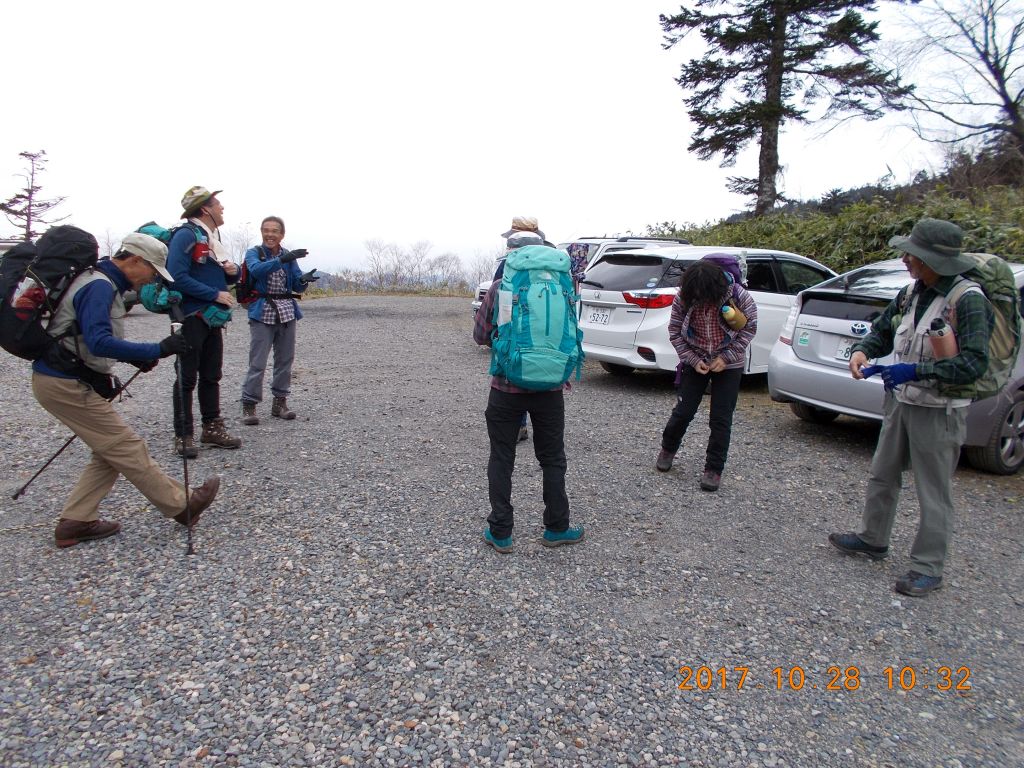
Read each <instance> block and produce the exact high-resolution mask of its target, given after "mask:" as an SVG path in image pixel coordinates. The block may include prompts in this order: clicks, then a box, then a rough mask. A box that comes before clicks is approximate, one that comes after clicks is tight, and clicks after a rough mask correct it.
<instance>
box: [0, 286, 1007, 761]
mask: <svg viewBox="0 0 1024 768" xmlns="http://www.w3.org/2000/svg"><path fill="white" fill-rule="evenodd" d="M303 310H304V311H305V312H306V319H304V320H303V321H301V324H300V330H299V349H298V356H297V364H296V377H295V379H296V380H295V383H294V391H293V394H292V397H291V398H290V400H289V404H290V405H291V406H292V407H293V408H294V409H295V410H296V411H297V412H298V414H299V418H298V419H297V420H295V421H291V422H282V421H279V420H271V419H270V418H269V402H265V403H264V405H263V406H262V407H261V410H260V415H261V416H262V417H266V418H264V420H263V421H262V423H261V424H260V425H259V426H258V427H244V426H242V425H241V424H240V421H239V410H238V403H237V402H236V401H237V398H238V391H239V388H240V384H241V379H242V376H243V374H244V366H245V360H246V358H247V352H248V330H247V329H246V327H245V322H244V317H243V316H242V315H241V314H240V313H239V314H238V315H236V320H235V322H234V323H232V327H231V328H230V334H229V336H228V342H227V345H228V353H227V360H226V363H225V378H224V389H223V395H222V400H223V402H224V404H225V406H226V413H227V414H228V415H229V416H230V419H229V421H230V422H231V423H232V426H233V428H234V429H236V430H237V431H238V433H240V434H241V435H242V436H243V438H244V440H245V443H244V445H243V447H242V448H241V449H240V450H238V451H223V450H203V451H202V452H201V453H200V457H199V458H198V459H197V460H195V461H194V462H191V463H190V474H191V477H192V478H193V481H194V482H195V483H198V482H200V481H201V480H202V479H203V478H204V477H206V476H208V475H209V474H212V473H220V474H222V475H223V484H222V486H221V492H220V496H219V497H218V499H217V501H216V502H215V504H214V506H213V507H212V508H211V511H210V512H208V513H206V514H205V515H204V517H203V520H202V523H201V525H199V526H198V527H197V528H196V531H195V549H196V554H195V555H194V556H192V557H185V535H184V530H183V529H182V528H180V527H179V526H176V525H175V524H173V523H171V522H168V521H165V520H164V519H163V518H162V517H161V516H160V515H159V514H158V513H157V512H156V511H155V510H153V509H152V508H149V507H148V506H147V504H146V501H145V499H143V497H142V496H140V495H139V494H138V493H137V492H136V491H135V489H134V488H132V487H131V486H130V485H128V484H126V483H124V482H123V481H121V482H119V484H118V485H117V487H116V489H115V491H114V493H113V494H112V495H111V496H110V497H108V499H107V501H106V502H105V506H104V515H105V516H107V517H111V518H113V519H118V520H120V521H121V522H122V523H123V524H124V530H123V531H122V533H121V534H120V535H119V536H117V537H114V538H112V539H108V540H106V541H102V542H95V543H90V544H83V545H80V546H77V547H73V548H71V549H69V550H63V551H58V550H57V549H56V548H55V547H54V545H53V527H52V526H53V521H54V520H55V518H56V516H57V513H58V512H59V510H60V507H61V504H62V501H63V498H64V496H65V494H66V493H67V491H68V490H69V489H70V486H71V484H72V483H73V482H74V480H75V479H76V478H77V476H78V474H79V472H80V471H81V469H82V467H83V466H84V464H85V462H86V460H87V451H86V450H85V449H83V447H82V446H81V445H80V444H79V443H78V442H77V441H76V443H75V444H73V446H72V447H71V448H70V449H68V451H67V452H65V454H64V455H63V456H61V457H60V458H58V459H57V460H56V461H55V462H54V464H53V465H52V466H51V468H50V469H49V470H47V472H46V473H44V474H43V475H42V476H41V477H40V478H39V479H38V480H37V481H36V482H35V483H34V484H33V486H32V487H31V489H30V491H29V492H28V494H27V495H26V496H25V497H23V498H22V499H20V500H18V501H11V499H10V493H11V491H12V490H13V489H14V488H16V487H17V486H18V485H20V484H21V483H23V482H24V481H25V480H27V479H28V477H30V476H31V474H32V472H33V471H35V469H36V468H37V467H38V466H39V465H40V464H41V463H42V462H43V461H45V460H46V458H48V457H49V456H50V454H51V453H53V451H55V450H56V449H57V448H58V447H59V446H60V445H61V443H62V442H63V441H64V439H65V438H66V437H67V435H68V434H69V433H68V432H67V431H66V430H65V428H64V427H62V426H61V425H60V424H58V423H56V422H55V421H54V420H53V419H51V418H50V417H49V416H48V414H46V413H45V412H44V411H43V410H42V409H41V408H40V407H39V406H38V405H37V404H36V403H35V401H34V400H33V399H32V395H31V392H30V388H29V374H28V367H27V364H25V363H23V362H22V361H18V360H15V359H14V358H12V357H10V356H8V355H2V356H0V382H2V386H3V391H4V393H5V394H4V404H5V407H4V418H3V420H2V426H0V435H2V438H3V444H4V446H5V450H4V456H5V460H4V461H3V466H2V467H0V481H2V482H0V488H2V489H4V490H5V494H4V496H3V497H2V500H0V561H2V562H3V564H4V566H5V567H6V569H7V571H8V575H7V578H6V579H5V580H4V581H3V582H2V584H0V610H2V613H3V617H4V618H3V632H2V633H0V660H2V664H3V670H4V674H3V677H2V680H0V764H2V765H3V766H62V765H68V766H86V765H90V766H91V765H105V766H106V765H110V766H118V765H123V766H151V765H152V766H156V765H161V766H163V765H176V766H193V765H232V766H233V765H237V766H339V765H358V766H408V765H417V766H420V765H422V766H470V765H474V766H475V765H493V766H498V765H509V766H615V765H626V766H634V765H648V764H650V765H691V766H818V765H840V766H948V767H950V768H952V767H953V766H999V767H1001V768H1002V767H1005V766H1011V765H1024V714H1022V712H1024V694H1022V691H1024V671H1022V669H1024V635H1022V632H1021V628H1022V624H1024V621H1022V610H1021V608H1022V598H1021V594H1022V587H1024V583H1022V582H1024V558H1022V535H1024V534H1022V525H1021V523H1022V520H1024V511H1022V506H1024V504H1022V499H1024V476H1015V477H1009V478H1007V477H996V476H991V475H984V474H981V473H978V472H975V471H973V470H971V469H969V468H967V467H965V466H962V467H961V468H960V469H959V470H958V472H957V478H956V487H955V488H956V499H957V504H958V515H959V518H958V521H957V531H956V534H955V537H954V544H953V545H954V551H953V553H952V556H951V559H950V562H949V564H948V567H947V584H946V586H945V588H944V589H943V590H941V591H940V592H938V593H935V594H934V595H931V596H929V597H928V598H926V599H923V600H914V599H912V598H906V597H902V596H899V595H897V594H896V593H894V592H892V590H891V586H892V582H893V581H894V580H895V579H896V577H897V576H899V575H900V574H901V573H903V572H904V571H905V570H907V567H908V563H907V551H908V549H909V546H910V541H911V539H912V537H913V535H914V531H915V527H916V520H917V499H916V496H915V493H914V489H913V483H912V480H911V479H910V477H909V476H908V479H907V488H906V491H905V493H904V495H903V499H902V501H901V514H900V517H899V520H898V521H897V523H896V529H895V535H894V541H893V555H892V556H891V557H890V558H889V560H887V561H883V562H881V563H870V562H867V561H861V560H855V559H851V558H847V557H843V556H841V555H840V554H838V553H837V552H835V551H834V550H832V549H831V548H830V547H829V546H828V543H827V540H826V537H827V535H828V533H829V532H830V531H833V530H846V529H850V528H853V527H855V526H856V523H857V521H858V519H859V510H860V503H861V499H862V496H863V491H864V481H865V475H866V471H867V467H868V463H869V460H870V458H871V453H872V450H873V447H874V441H875V438H876V436H877V427H873V426H871V425H867V424H862V423H858V422H855V421H853V420H847V419H846V418H841V419H840V420H839V421H837V422H836V423H835V424H831V425H827V426H814V425H808V424H805V423H803V422H800V421H798V420H797V419H796V418H795V417H793V416H792V415H791V414H790V412H789V409H788V408H787V407H786V406H783V405H778V404H774V403H771V401H770V400H769V398H768V394H767V387H766V385H765V382H764V381H763V379H761V380H756V379H755V380H752V381H748V382H746V383H745V385H744V388H743V391H742V392H741V396H740V403H739V406H738V408H737V412H736V422H735V426H734V434H733V445H732V451H731V455H730V458H729V463H728V465H727V467H726V472H725V474H724V476H723V485H722V488H721V490H720V491H719V492H718V493H717V494H708V493H702V492H701V491H699V490H698V488H697V482H698V479H699V476H700V472H701V470H702V468H703V463H702V460H703V449H704V444H705V440H706V437H707V411H706V407H705V408H704V409H702V411H701V412H700V413H699V414H698V417H697V420H696V421H695V423H694V425H693V427H692V428H691V433H690V435H689V436H688V438H687V440H686V442H685V443H684V447H683V449H682V450H681V451H680V453H679V455H678V457H677V460H676V468H675V469H673V471H671V472H669V473H667V474H665V475H662V474H659V473H658V472H656V471H655V469H654V459H655V456H656V453H657V449H658V443H659V437H660V433H661V429H662V427H663V426H664V422H665V419H666V418H667V416H668V413H669V411H670V409H671V407H672V404H673V401H674V396H673V393H672V389H671V381H670V379H668V378H666V377H663V376H658V375H635V376H633V377H630V378H627V379H620V378H615V377H611V376H609V375H607V374H605V373H603V372H602V371H601V370H600V368H599V367H598V366H597V365H596V364H588V365H587V366H586V369H585V372H584V378H583V381H582V383H581V384H580V386H578V388H577V389H576V390H575V391H574V392H573V393H572V394H570V395H569V396H567V399H566V403H567V442H568V446H567V447H568V456H569V475H568V490H569V496H570V501H571V503H572V508H573V520H574V522H582V523H584V524H585V526H586V528H587V541H586V542H585V543H583V544H582V545H580V546H578V547H564V548H561V549H557V550H548V549H545V548H544V547H542V546H540V545H539V543H538V538H539V536H540V534H541V532H542V528H541V523H540V520H541V509H542V505H541V490H540V472H539V470H538V468H537V466H536V461H535V460H534V458H533V456H532V451H531V450H530V444H522V445H520V448H519V457H520V462H521V463H520V466H519V468H518V470H517V472H516V476H515V495H514V502H515V503H516V504H517V513H518V514H517V523H518V524H517V528H516V533H515V537H516V538H515V551H514V552H513V554H511V555H509V556H502V555H498V554H497V553H496V552H494V551H493V550H491V549H489V548H487V547H485V546H484V544H483V542H482V539H481V533H482V531H483V528H484V525H485V523H484V519H485V517H486V515H487V492H486V491H487V489H486V477H485V464H486V457H487V436H486V430H485V427H484V422H483V409H484V405H485V402H486V397H487V387H488V377H487V375H486V370H487V362H488V354H489V353H488V352H487V351H486V350H483V349H480V348H477V347H476V346H475V345H474V344H473V342H472V339H471V336H470V330H471V325H472V315H471V313H470V311H469V300H468V299H427V298H377V297H356V298H338V299H325V300H319V301H311V302H307V303H306V304H304V306H303ZM127 325H128V332H129V335H130V336H131V337H132V338H138V339H142V338H146V339H150V340H153V339H158V338H160V337H162V336H163V335H165V333H166V328H167V319H166V318H165V317H160V316H153V315H148V314H145V313H143V312H141V311H140V310H136V312H134V313H132V315H130V316H129V319H128V323H127ZM125 369H126V372H127V373H131V372H132V371H133V369H131V368H129V367H127V366H125ZM172 377H173V368H172V366H171V365H168V364H167V363H166V362H164V363H161V365H160V366H159V367H158V368H157V369H156V370H155V371H153V372H152V373H150V374H147V375H145V376H142V377H140V378H139V379H138V380H137V381H136V383H135V385H133V387H132V393H133V397H132V398H130V399H126V400H125V401H124V402H123V403H122V404H121V405H120V406H119V408H120V409H121V410H122V412H123V413H124V414H125V416H126V418H127V419H128V420H129V421H130V422H131V423H132V424H133V425H134V426H135V427H136V428H137V429H138V430H139V431H140V433H142V434H143V435H144V436H145V437H146V439H147V440H148V441H149V445H150V449H151V451H152V452H153V453H154V455H155V456H156V458H157V460H158V461H159V462H160V463H161V464H162V465H164V466H165V467H166V468H167V469H168V471H170V472H172V473H174V474H175V476H180V472H181V463H180V459H177V457H175V456H174V455H173V454H172V453H171V437H172V434H171V398H170V390H171V381H172ZM940 667H947V668H949V674H948V675H947V674H946V673H945V672H940V671H939V668H940ZM888 668H892V669H893V672H892V675H893V679H892V687H891V688H890V685H889V680H888V679H887V673H886V669H888ZM904 668H908V669H910V670H912V671H913V673H914V681H913V682H914V687H913V688H912V690H906V691H905V690H903V689H902V687H901V684H900V683H901V679H900V671H901V670H903V669H904ZM686 669H690V670H692V671H691V673H687V672H686V671H685V670H686ZM744 669H745V670H746V676H745V678H744V677H743V675H744V672H743V670H744ZM741 678H742V679H741ZM902 682H903V683H904V684H906V685H907V686H908V687H909V683H910V682H911V680H910V673H909V672H903V677H902ZM947 682H948V683H949V684H951V685H952V687H953V690H940V688H941V687H945V686H946V684H947ZM741 683H742V685H741ZM801 684H802V687H801ZM830 684H831V685H830ZM681 685H682V686H683V688H684V689H681V688H680V686H681ZM967 686H969V690H967V689H966V688H967ZM687 687H689V688H692V690H686V689H685V688H687ZM957 687H960V688H961V689H962V690H955V689H956V688H957ZM836 688H837V690H833V689H836Z"/></svg>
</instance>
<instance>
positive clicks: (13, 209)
mask: <svg viewBox="0 0 1024 768" xmlns="http://www.w3.org/2000/svg"><path fill="white" fill-rule="evenodd" d="M18 156H19V157H21V158H24V159H25V160H27V161H28V168H26V169H25V173H24V174H22V177H21V178H22V179H24V180H25V186H24V188H23V189H22V190H21V191H20V192H19V193H18V194H16V195H14V197H12V198H10V199H8V200H5V201H4V202H2V203H0V212H2V213H3V214H4V215H5V216H6V217H7V220H8V221H10V222H11V223H12V224H14V225H15V226H17V227H18V228H19V229H21V230H23V231H24V237H25V240H32V239H34V238H36V237H37V236H38V235H40V234H42V233H41V232H38V231H36V226H37V225H39V224H55V223H57V222H58V221H63V220H64V219H66V218H67V216H61V217H60V218H56V219H49V220H47V219H45V218H44V216H45V215H46V214H47V213H49V212H50V211H51V210H53V209H54V208H56V207H57V206H58V205H60V204H61V203H63V202H64V200H65V198H63V197H54V198H50V199H43V198H40V196H39V194H40V192H42V191H43V188H42V187H41V186H40V185H39V181H38V177H39V176H40V175H41V174H42V172H43V170H44V168H45V167H46V150H43V149H41V150H39V151H38V152H19V153H18Z"/></svg>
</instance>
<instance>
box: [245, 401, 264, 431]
mask: <svg viewBox="0 0 1024 768" xmlns="http://www.w3.org/2000/svg"><path fill="white" fill-rule="evenodd" d="M242 423H243V424H245V426H247V427H255V426H256V425H257V424H259V423H260V417H259V416H257V415H256V403H250V402H248V401H246V400H243V401H242Z"/></svg>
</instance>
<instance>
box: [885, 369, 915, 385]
mask: <svg viewBox="0 0 1024 768" xmlns="http://www.w3.org/2000/svg"><path fill="white" fill-rule="evenodd" d="M882 381H884V382H885V388H886V389H889V390H892V389H896V387H898V386H899V385H900V384H906V383H907V382H908V381H917V366H916V365H914V364H913V363H896V365H890V366H889V367H887V368H886V369H885V370H884V371H882Z"/></svg>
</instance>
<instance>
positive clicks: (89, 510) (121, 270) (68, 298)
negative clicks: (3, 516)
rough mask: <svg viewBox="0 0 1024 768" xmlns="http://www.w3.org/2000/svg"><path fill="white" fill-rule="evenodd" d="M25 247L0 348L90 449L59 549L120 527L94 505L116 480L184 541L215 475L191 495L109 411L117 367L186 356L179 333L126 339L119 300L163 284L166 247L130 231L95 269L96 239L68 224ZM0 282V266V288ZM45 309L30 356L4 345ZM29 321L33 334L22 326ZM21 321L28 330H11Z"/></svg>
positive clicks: (209, 497) (61, 524)
mask: <svg viewBox="0 0 1024 768" xmlns="http://www.w3.org/2000/svg"><path fill="white" fill-rule="evenodd" d="M25 246H26V247H25V249H23V253H24V257H25V259H26V261H25V265H26V266H24V267H22V268H23V269H24V272H25V276H24V277H23V278H22V280H21V282H19V283H18V287H17V288H16V289H15V290H14V291H13V292H12V293H11V294H10V295H8V294H7V293H6V291H5V293H4V295H3V296H2V297H0V298H2V299H3V307H2V309H0V311H2V312H3V318H2V319H3V325H4V333H3V338H2V339H0V341H3V342H4V343H3V346H4V348H5V349H8V350H9V351H12V352H14V354H19V355H21V356H23V357H29V359H33V363H32V392H33V394H34V395H35V398H36V400H38V401H39V404H40V405H41V406H42V407H43V408H45V409H46V410H47V411H48V412H49V413H51V414H52V415H53V416H55V417H56V418H57V419H58V420H59V421H61V422H62V423H63V424H64V425H65V426H67V427H68V428H69V429H71V431H72V432H74V433H75V435H76V436H77V437H79V438H81V440H82V441H83V442H84V443H85V444H86V445H88V446H89V447H90V448H91V449H92V459H91V461H90V462H89V464H88V465H87V466H86V468H85V470H84V471H83V472H82V475H81V477H80V478H79V480H78V482H77V484H76V485H75V487H74V488H73V489H72V491H71V495H70V496H69V497H68V499H67V501H66V502H65V504H64V508H63V510H62V511H61V513H60V520H59V521H58V523H57V526H56V529H55V531H54V537H55V539H56V544H57V546H58V547H60V548H65V547H71V546H74V545H76V544H79V543H81V542H83V541H92V540H96V539H104V538H107V537H108V536H113V535H114V534H116V533H118V532H119V531H120V530H121V524H120V523H117V522H113V521H108V520H102V519H100V516H99V505H100V502H101V501H102V500H103V499H104V497H105V496H106V495H107V494H108V493H109V492H110V490H111V488H112V487H113V485H114V482H115V481H116V480H117V477H118V475H124V477H125V478H126V479H127V480H128V481H129V482H130V483H131V484H132V485H134V486H135V487H136V488H137V489H138V490H139V492H140V493H142V495H143V496H145V497H146V498H147V499H148V500H149V502H150V503H151V504H152V505H153V506H154V507H156V508H157V509H158V510H159V511H160V512H162V513H163V515H164V516H165V517H168V518H171V519H173V520H175V521H176V522H178V523H180V524H182V525H185V526H188V527H189V532H190V534H191V525H193V524H195V522H196V521H197V520H198V519H199V516H200V515H201V514H202V513H203V512H204V511H205V510H206V509H207V508H208V507H209V506H210V504H211V503H212V502H213V500H214V497H215V496H216V495H217V491H218V489H219V487H220V477H218V476H216V475H214V476H213V477H211V478H209V479H207V480H206V482H204V483H203V484H202V485H201V486H200V487H198V488H196V489H195V491H193V492H192V493H189V492H188V489H187V486H186V485H185V484H183V483H180V482H178V481H177V480H174V479H173V478H171V477H170V476H169V475H167V473H166V472H164V471H163V470H162V469H161V468H160V466H159V465H158V464H157V463H156V462H155V461H154V460H153V458H152V456H150V454H149V449H148V448H147V446H146V443H145V441H143V439H142V438H141V437H139V435H137V434H136V433H135V431H134V430H132V428H131V427H129V426H128V425H127V424H126V423H125V421H124V420H123V419H122V418H121V416H120V415H119V414H118V413H117V411H116V410H114V407H113V405H112V401H113V400H114V399H115V398H116V397H117V395H118V394H120V392H121V391H123V385H120V382H118V381H117V379H116V378H115V377H114V376H113V370H114V363H115V361H122V362H127V363H131V364H132V365H134V366H135V367H136V368H138V369H139V372H140V373H144V372H146V371H150V370H152V369H153V368H154V367H155V366H156V364H157V362H158V361H159V360H160V359H161V358H164V357H170V356H171V355H180V354H181V353H183V352H184V351H185V350H186V349H187V344H186V342H185V340H184V337H183V336H182V335H181V334H180V333H179V334H175V333H173V332H172V333H171V334H170V335H168V336H167V337H166V338H164V339H163V340H161V341H160V342H159V343H140V342H130V341H125V340H124V316H125V308H124V301H123V298H122V294H123V293H124V292H125V291H128V290H130V289H135V290H137V291H141V290H142V289H143V287H144V286H146V285H147V284H149V283H152V282H153V281H155V280H156V278H157V277H158V276H159V277H162V278H164V280H166V281H168V282H170V280H171V275H170V273H168V272H167V269H166V260H167V248H166V246H164V245H163V243H161V242H160V241H159V240H156V239H155V238H153V237H150V236H148V235H144V234H140V233H132V234H130V235H128V236H127V237H125V239H124V241H123V242H122V244H121V247H120V249H119V250H118V251H117V253H116V254H115V255H114V256H113V257H112V258H111V259H109V260H103V261H100V262H98V263H97V261H96V257H97V251H98V249H97V244H96V240H95V238H94V237H93V236H92V235H90V234H89V233H88V232H84V231H82V230H80V229H78V228H76V227H71V226H60V227H54V228H52V229H51V230H49V231H48V232H46V233H45V234H44V235H43V236H42V237H41V238H40V239H39V242H38V243H37V244H36V245H35V246H33V245H32V244H31V243H27V244H25ZM5 261H6V260H5ZM61 270H64V271H65V272H66V273H67V274H70V275H73V277H72V278H71V279H70V282H66V283H64V284H63V285H61V286H60V289H59V296H58V295H54V293H58V291H57V289H56V287H55V286H56V285H57V284H58V283H59V281H58V280H56V279H54V280H52V281H51V282H53V283H54V284H53V285H47V284H46V282H47V278H46V276H47V275H52V274H55V273H56V272H59V271H61ZM7 277H9V273H8V266H7V264H6V263H5V265H4V275H3V276H2V277H0V281H2V279H5V278H7ZM36 278H38V280H36ZM39 281H41V284H40V282H39ZM33 282H35V283H36V284H32V283H33ZM33 292H34V293H33ZM35 297H37V298H38V301H37V300H36V298H35ZM33 302H36V303H35V304H34V305H33ZM43 306H45V307H47V309H48V312H49V321H48V323H47V324H46V326H45V334H46V337H48V338H47V341H48V343H46V344H37V345H36V346H35V348H34V349H31V350H30V349H27V348H25V345H24V344H23V345H22V346H21V347H17V345H14V344H9V342H10V341H11V339H10V332H11V330H12V329H16V330H17V331H18V333H19V334H21V335H22V336H24V337H26V338H27V337H30V336H33V334H32V331H36V330H37V329H38V328H40V327H41V326H39V323H38V318H39V317H42V316H43V315H42V313H39V312H38V310H39V309H40V308H41V307H43ZM19 313H20V314H19ZM33 313H36V314H35V315H33ZM30 322H31V323H32V324H34V325H33V326H32V327H29V326H28V325H27V324H28V323H30ZM19 323H25V324H26V325H25V326H24V327H19ZM36 336H38V334H36ZM34 340H36V339H35V338H34ZM16 347H17V348H16ZM132 378H133V379H134V376H133V377H132ZM129 381H131V379H130V380H129ZM62 450H63V449H62ZM58 453H59V452H58ZM51 460H52V459H51ZM44 468H45V467H44ZM40 471H41V470H40ZM26 485H27V483H26ZM21 490H24V486H23V488H22V489H21ZM18 495H20V492H19V494H18Z"/></svg>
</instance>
